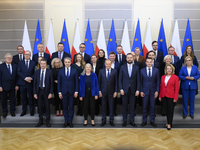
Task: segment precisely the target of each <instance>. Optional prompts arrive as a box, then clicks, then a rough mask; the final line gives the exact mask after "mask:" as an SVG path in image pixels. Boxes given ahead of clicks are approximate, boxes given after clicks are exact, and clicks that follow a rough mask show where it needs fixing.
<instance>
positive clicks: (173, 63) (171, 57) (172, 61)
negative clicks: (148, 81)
mask: <svg viewBox="0 0 200 150" xmlns="http://www.w3.org/2000/svg"><path fill="white" fill-rule="evenodd" d="M171 59H172V64H174V61H173V56H172V55H171Z"/></svg>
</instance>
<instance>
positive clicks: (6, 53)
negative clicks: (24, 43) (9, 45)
mask: <svg viewBox="0 0 200 150" xmlns="http://www.w3.org/2000/svg"><path fill="white" fill-rule="evenodd" d="M8 55H10V56H11V57H12V54H11V53H6V55H5V56H4V58H6V57H7V56H8Z"/></svg>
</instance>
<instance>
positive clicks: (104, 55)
mask: <svg viewBox="0 0 200 150" xmlns="http://www.w3.org/2000/svg"><path fill="white" fill-rule="evenodd" d="M100 51H102V52H103V53H104V55H103V57H104V58H105V51H104V50H103V49H100V50H99V51H98V57H99V52H100Z"/></svg>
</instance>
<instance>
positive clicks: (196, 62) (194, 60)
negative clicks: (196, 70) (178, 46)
mask: <svg viewBox="0 0 200 150" xmlns="http://www.w3.org/2000/svg"><path fill="white" fill-rule="evenodd" d="M184 61H185V58H184V55H182V56H181V60H180V69H181V67H182V66H183V65H184ZM193 65H195V66H197V67H199V63H198V61H197V58H196V56H194V59H193Z"/></svg>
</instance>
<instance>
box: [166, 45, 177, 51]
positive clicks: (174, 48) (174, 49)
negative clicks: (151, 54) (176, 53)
mask: <svg viewBox="0 0 200 150" xmlns="http://www.w3.org/2000/svg"><path fill="white" fill-rule="evenodd" d="M170 48H173V49H174V50H175V48H174V47H173V46H170V47H168V49H167V51H169V49H170Z"/></svg>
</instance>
